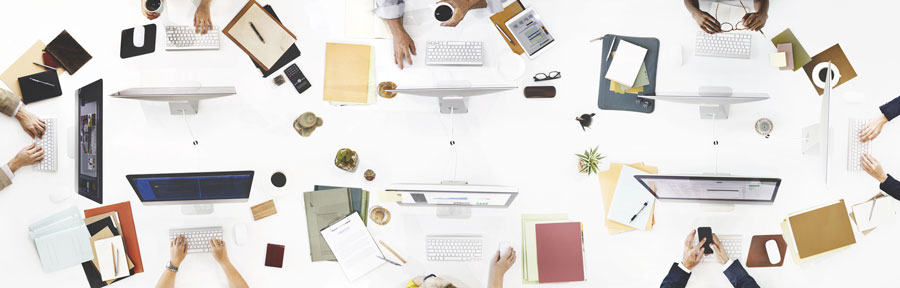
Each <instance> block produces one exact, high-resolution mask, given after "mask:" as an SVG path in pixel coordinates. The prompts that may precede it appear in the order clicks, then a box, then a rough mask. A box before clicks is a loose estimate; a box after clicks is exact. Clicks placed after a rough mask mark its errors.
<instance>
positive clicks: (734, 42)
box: [694, 31, 751, 59]
mask: <svg viewBox="0 0 900 288" xmlns="http://www.w3.org/2000/svg"><path fill="white" fill-rule="evenodd" d="M750 36H751V35H750V34H746V33H718V34H708V33H706V32H703V31H698V32H697V42H696V45H695V46H696V50H695V51H694V55H697V56H713V57H727V58H743V59H750Z"/></svg>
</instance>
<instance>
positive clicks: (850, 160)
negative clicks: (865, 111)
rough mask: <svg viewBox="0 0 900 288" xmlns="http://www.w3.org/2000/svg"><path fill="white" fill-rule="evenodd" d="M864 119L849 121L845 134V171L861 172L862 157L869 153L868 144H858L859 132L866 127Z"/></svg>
mask: <svg viewBox="0 0 900 288" xmlns="http://www.w3.org/2000/svg"><path fill="white" fill-rule="evenodd" d="M867 123H868V121H866V120H865V119H850V124H849V125H847V126H849V127H850V129H849V131H848V133H847V171H862V156H863V154H868V153H869V143H871V141H870V142H865V143H863V142H859V131H860V130H862V129H863V128H865V127H866V124H867Z"/></svg>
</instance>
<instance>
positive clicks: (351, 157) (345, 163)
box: [334, 148, 359, 172]
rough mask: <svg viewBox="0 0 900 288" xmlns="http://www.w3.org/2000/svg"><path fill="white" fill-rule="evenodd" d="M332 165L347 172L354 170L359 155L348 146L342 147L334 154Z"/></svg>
mask: <svg viewBox="0 0 900 288" xmlns="http://www.w3.org/2000/svg"><path fill="white" fill-rule="evenodd" d="M334 165H335V166H337V167H338V168H341V170H344V171H347V172H353V171H356V166H358V165H359V155H357V154H356V151H353V150H350V148H342V149H341V150H338V152H337V155H335V156H334Z"/></svg>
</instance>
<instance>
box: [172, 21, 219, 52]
mask: <svg viewBox="0 0 900 288" xmlns="http://www.w3.org/2000/svg"><path fill="white" fill-rule="evenodd" d="M194 31H195V30H194V26H166V50H168V51H172V50H219V28H218V27H213V28H212V29H210V30H209V31H208V32H206V34H197V33H194Z"/></svg>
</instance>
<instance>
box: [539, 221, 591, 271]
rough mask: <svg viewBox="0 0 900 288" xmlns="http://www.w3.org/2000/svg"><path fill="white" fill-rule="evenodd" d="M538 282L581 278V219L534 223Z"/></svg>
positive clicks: (582, 267)
mask: <svg viewBox="0 0 900 288" xmlns="http://www.w3.org/2000/svg"><path fill="white" fill-rule="evenodd" d="M534 230H535V238H536V242H535V243H536V244H537V263H538V278H539V279H538V282H540V283H553V282H572V281H584V253H583V252H582V248H581V245H582V243H581V223H579V222H567V223H544V224H536V225H535V226H534Z"/></svg>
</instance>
